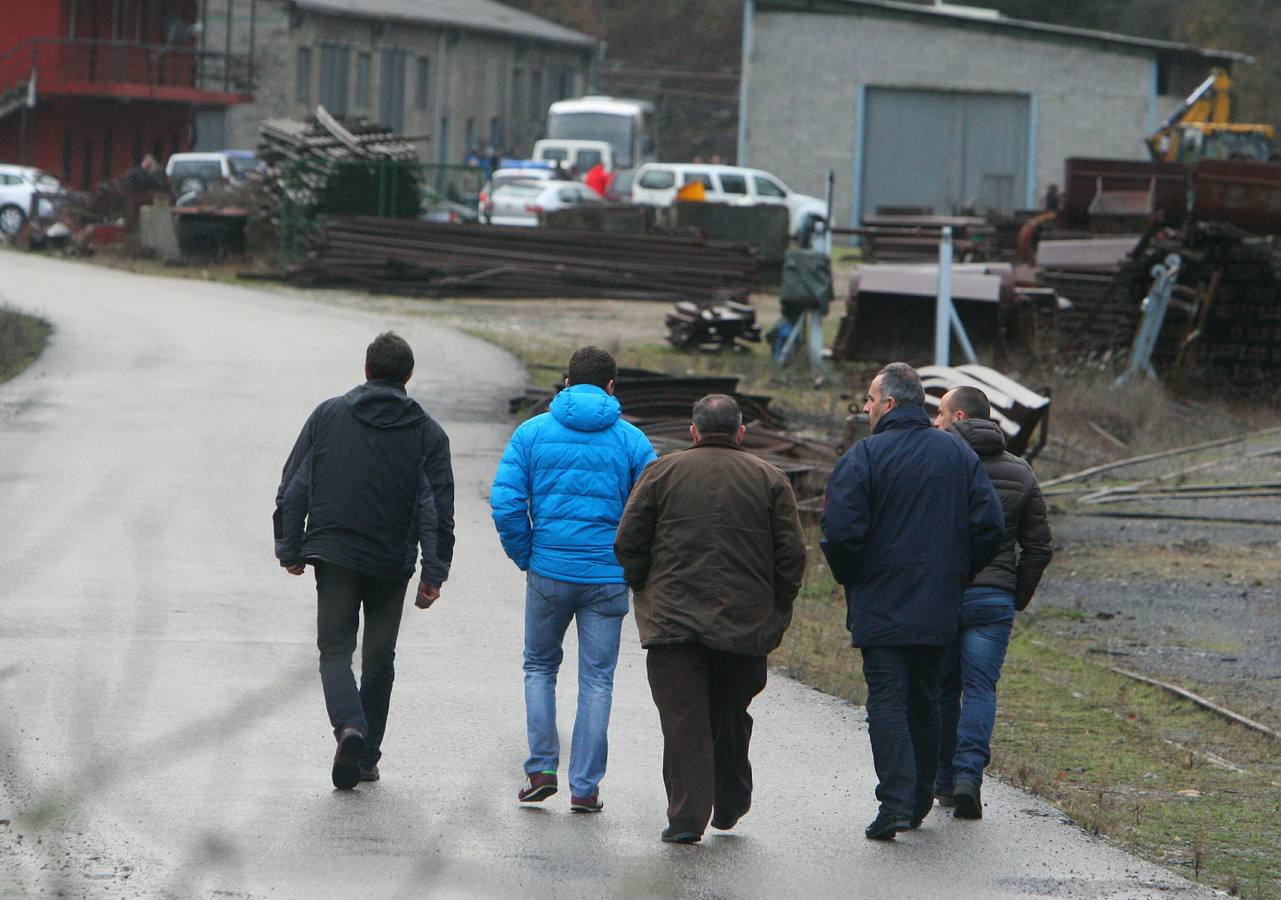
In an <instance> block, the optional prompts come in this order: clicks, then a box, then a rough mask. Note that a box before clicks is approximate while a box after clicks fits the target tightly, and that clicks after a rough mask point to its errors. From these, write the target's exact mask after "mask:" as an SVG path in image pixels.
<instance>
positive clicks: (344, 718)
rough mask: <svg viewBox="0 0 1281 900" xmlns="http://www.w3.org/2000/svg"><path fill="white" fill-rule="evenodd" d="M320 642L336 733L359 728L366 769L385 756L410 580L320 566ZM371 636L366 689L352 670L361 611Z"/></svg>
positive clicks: (363, 674)
mask: <svg viewBox="0 0 1281 900" xmlns="http://www.w3.org/2000/svg"><path fill="white" fill-rule="evenodd" d="M315 569H316V599H317V603H316V644H317V646H318V647H319V648H320V684H321V687H322V688H324V692H325V707H326V708H327V709H328V711H329V722H330V724H331V725H333V727H334V735H335V736H337V734H338V732H339V731H341V730H342V729H343V728H345V727H347V726H348V725H354V726H355V727H356V728H359V729H360V730H361V731H362V732H363V733H364V735H365V750H364V752H363V753H362V754H361V758H360V764H361V765H362V766H366V767H368V766H373V765H375V764H376V763H377V762H378V760H379V759H380V758H381V757H382V750H381V747H382V740H383V733H384V732H385V731H386V730H387V709H388V707H389V706H390V705H391V685H392V682H393V681H394V680H395V677H396V666H395V661H396V636H397V635H398V634H399V633H400V617H401V614H402V612H403V611H404V608H405V587H406V585H407V584H408V579H407V578H395V579H390V580H384V579H378V578H373V577H370V576H368V575H364V574H362V573H360V572H357V571H355V570H354V569H348V568H346V567H344V566H339V565H336V564H334V563H327V562H319V561H317V562H316V563H315ZM362 607H363V608H364V611H365V636H364V640H363V641H362V642H361V647H360V689H359V690H357V688H356V678H355V676H354V675H353V674H352V671H351V658H352V654H353V653H355V651H356V631H357V628H358V627H359V625H360V610H361V608H362Z"/></svg>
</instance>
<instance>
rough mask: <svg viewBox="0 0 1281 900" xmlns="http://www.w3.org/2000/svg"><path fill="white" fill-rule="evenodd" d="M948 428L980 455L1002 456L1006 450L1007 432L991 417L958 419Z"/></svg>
mask: <svg viewBox="0 0 1281 900" xmlns="http://www.w3.org/2000/svg"><path fill="white" fill-rule="evenodd" d="M947 430H948V431H950V432H952V433H953V434H955V435H957V436H958V437H960V438H961V440H963V441H965V443H967V444H969V445H970V448H971V449H972V450H973V451H974V452H975V453H977V454H978V455H979V456H1000V455H1001V454H1002V453H1004V452H1005V432H1003V431H1002V430H1001V426H1000V425H997V424H996V423H995V422H993V421H992V420H991V419H958V420H957V421H955V422H953V423H952V424H951V425H949V426H948V429H947Z"/></svg>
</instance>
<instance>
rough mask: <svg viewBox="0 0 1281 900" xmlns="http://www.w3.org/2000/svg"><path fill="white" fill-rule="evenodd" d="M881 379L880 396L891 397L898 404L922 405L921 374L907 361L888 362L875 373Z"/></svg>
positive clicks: (923, 399) (923, 389) (923, 393)
mask: <svg viewBox="0 0 1281 900" xmlns="http://www.w3.org/2000/svg"><path fill="white" fill-rule="evenodd" d="M877 377H879V378H880V379H881V397H882V398H885V397H893V398H894V401H895V403H896V404H897V405H898V406H924V405H925V388H923V387H921V376H920V375H917V374H916V370H915V369H913V368H912V367H911V366H909V365H908V364H907V363H903V362H895V363H890V364H889V365H888V366H886V367H885V368H884V369H881V371H880V372H878V373H877Z"/></svg>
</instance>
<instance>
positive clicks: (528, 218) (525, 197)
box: [489, 181, 605, 225]
mask: <svg viewBox="0 0 1281 900" xmlns="http://www.w3.org/2000/svg"><path fill="white" fill-rule="evenodd" d="M604 202H605V201H604V200H603V199H602V198H601V195H600V194H598V193H596V192H595V191H593V190H592V189H591V188H589V187H588V186H587V185H585V184H579V183H577V182H575V181H552V182H548V183H546V184H530V183H528V182H525V183H517V184H507V185H504V186H503V187H500V188H498V190H496V191H494V194H493V196H492V197H491V198H490V206H491V210H492V212H491V214H490V217H489V221H490V222H491V223H493V224H494V225H537V224H538V216H539V214H540V213H545V212H551V211H552V210H557V209H568V208H570V207H572V206H582V205H585V204H593V203H604Z"/></svg>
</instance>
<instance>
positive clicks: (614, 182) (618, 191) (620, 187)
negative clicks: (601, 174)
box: [605, 169, 636, 203]
mask: <svg viewBox="0 0 1281 900" xmlns="http://www.w3.org/2000/svg"><path fill="white" fill-rule="evenodd" d="M635 181H636V170H635V169H615V170H614V171H612V172H610V173H609V183H608V184H606V185H605V199H606V200H608V201H609V202H610V203H630V202H631V199H632V184H633V183H634V182H635Z"/></svg>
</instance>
